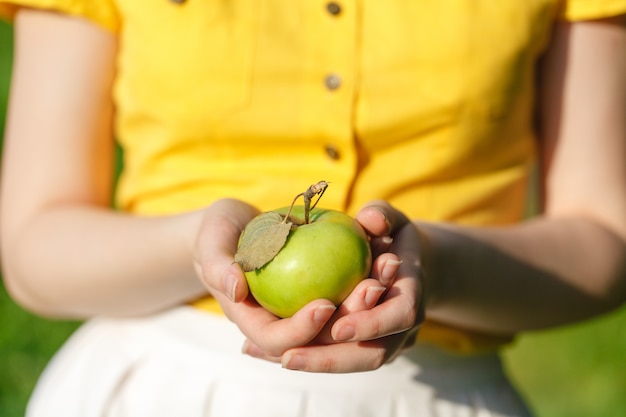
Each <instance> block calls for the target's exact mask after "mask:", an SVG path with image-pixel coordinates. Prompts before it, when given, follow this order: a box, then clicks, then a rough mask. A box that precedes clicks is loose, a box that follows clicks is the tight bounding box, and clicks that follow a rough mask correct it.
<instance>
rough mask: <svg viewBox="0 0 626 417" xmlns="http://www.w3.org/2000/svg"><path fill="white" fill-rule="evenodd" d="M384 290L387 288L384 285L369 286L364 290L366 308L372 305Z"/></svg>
mask: <svg viewBox="0 0 626 417" xmlns="http://www.w3.org/2000/svg"><path fill="white" fill-rule="evenodd" d="M385 290H387V288H385V287H369V288H368V289H367V290H365V305H366V306H367V308H372V307H374V306H375V305H376V303H377V302H378V300H380V296H381V295H383V293H384V292H385Z"/></svg>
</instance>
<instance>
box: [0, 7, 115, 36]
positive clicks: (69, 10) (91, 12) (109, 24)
mask: <svg viewBox="0 0 626 417" xmlns="http://www.w3.org/2000/svg"><path fill="white" fill-rule="evenodd" d="M20 7H29V8H36V9H45V10H51V11H56V12H59V13H65V14H67V15H71V16H79V17H83V18H85V19H88V20H91V21H93V22H94V23H96V24H98V25H99V26H102V27H104V28H105V29H107V30H110V31H113V32H117V30H118V29H119V26H120V18H119V14H118V11H117V8H116V6H115V3H114V0H8V1H5V0H0V17H3V18H5V19H7V20H11V19H12V18H13V16H14V15H15V13H16V12H17V10H18V9H19V8H20Z"/></svg>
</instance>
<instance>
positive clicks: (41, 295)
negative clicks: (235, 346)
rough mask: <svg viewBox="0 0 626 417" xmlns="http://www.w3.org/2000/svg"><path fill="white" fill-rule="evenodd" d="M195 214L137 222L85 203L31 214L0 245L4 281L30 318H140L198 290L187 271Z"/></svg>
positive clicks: (198, 218)
mask: <svg viewBox="0 0 626 417" xmlns="http://www.w3.org/2000/svg"><path fill="white" fill-rule="evenodd" d="M200 221H201V213H199V212H197V213H190V214H185V215H179V216H171V217H154V218H141V217H135V216H130V215H125V214H121V213H115V212H113V211H112V210H108V209H102V208H94V207H90V206H59V207H58V208H52V209H47V210H45V211H42V212H40V213H39V214H38V215H36V216H33V217H32V218H31V219H30V221H29V222H28V223H25V226H24V227H23V228H22V229H21V230H20V231H19V233H14V234H13V235H12V236H11V239H7V238H5V241H4V242H3V261H4V269H5V271H4V275H5V281H6V283H7V286H8V288H9V290H10V291H11V292H12V294H13V296H14V297H15V298H16V299H17V300H18V301H19V302H20V303H22V304H23V305H24V306H25V307H27V308H29V309H32V310H34V311H36V312H38V313H41V314H44V315H51V316H61V317H88V316H93V315H102V314H114V315H129V314H143V313H147V312H151V311H155V310H158V309H162V308H166V307H168V306H171V305H175V304H178V303H181V302H184V301H186V300H189V299H191V298H193V297H198V296H200V295H202V294H203V293H206V289H205V288H204V287H203V285H202V283H201V282H200V280H199V279H198V278H197V277H196V275H195V273H194V270H193V262H192V246H193V243H194V239H195V233H196V231H197V230H198V227H199V224H200Z"/></svg>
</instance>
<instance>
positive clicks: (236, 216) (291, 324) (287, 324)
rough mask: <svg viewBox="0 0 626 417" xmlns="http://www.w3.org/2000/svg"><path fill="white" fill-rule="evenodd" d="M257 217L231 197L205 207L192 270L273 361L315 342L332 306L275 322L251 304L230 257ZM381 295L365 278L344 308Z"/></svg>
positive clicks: (316, 305)
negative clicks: (289, 351) (248, 225)
mask: <svg viewBox="0 0 626 417" xmlns="http://www.w3.org/2000/svg"><path fill="white" fill-rule="evenodd" d="M258 214H259V211H258V210H257V209H256V208H254V207H252V206H250V205H248V204H246V203H243V202H241V201H237V200H231V199H225V200H219V201H217V202H216V203H214V204H213V205H211V206H210V207H209V208H207V209H206V211H205V213H204V219H203V222H202V225H201V227H200V232H199V234H198V237H197V239H196V248H195V259H194V266H195V269H196V272H197V274H198V276H199V277H200V278H201V280H202V281H203V282H204V284H205V285H206V287H207V288H208V289H209V291H210V292H211V294H212V295H213V296H214V297H215V298H216V299H217V301H218V302H219V303H220V306H221V307H222V309H223V311H224V313H225V314H226V316H227V317H228V318H229V319H230V320H231V321H233V322H234V323H235V324H236V325H237V326H238V327H239V329H240V330H241V331H242V333H243V334H244V335H245V336H246V338H247V339H248V341H249V342H248V345H249V346H253V347H254V349H257V350H259V351H262V352H263V355H264V356H265V357H267V358H275V357H280V356H281V355H282V354H283V353H284V352H286V351H287V350H289V349H292V348H295V347H300V346H304V345H307V344H308V343H310V342H311V341H312V340H313V339H315V338H316V337H317V336H318V334H319V333H320V332H321V331H322V329H324V327H325V326H326V324H327V322H328V321H329V319H330V318H331V317H332V316H333V314H334V313H335V311H336V310H337V308H336V307H335V305H334V304H333V303H332V302H330V301H329V300H321V299H320V300H314V301H312V302H311V303H309V304H307V305H306V306H304V307H303V308H302V309H300V310H299V311H298V312H297V313H296V314H295V315H294V316H293V317H291V318H288V319H279V318H278V317H276V316H275V315H273V314H271V313H269V312H268V311H267V310H265V309H264V308H263V307H261V306H260V305H259V304H258V303H256V301H254V299H253V298H252V296H251V295H250V294H249V292H248V285H247V282H246V278H245V275H244V274H243V271H242V270H241V268H240V266H239V265H238V264H237V263H235V262H234V254H235V252H236V250H237V242H238V240H239V236H240V234H241V232H242V231H243V229H244V228H245V226H246V224H247V223H248V222H249V221H250V220H252V218H254V217H255V216H256V215H258ZM370 287H378V289H374V290H370V289H369V288H370ZM381 294H382V291H381V290H380V284H379V282H378V281H376V280H373V279H372V280H366V281H364V282H362V283H361V284H360V285H359V289H358V290H357V291H354V292H353V294H352V295H351V297H349V298H350V300H347V301H348V302H347V304H346V305H347V306H350V305H352V307H351V309H352V310H354V309H357V308H362V307H360V305H362V304H367V303H369V304H372V305H373V304H375V303H376V302H377V300H378V297H379V296H380V295H381ZM342 309H345V306H344V307H342ZM244 349H245V347H244Z"/></svg>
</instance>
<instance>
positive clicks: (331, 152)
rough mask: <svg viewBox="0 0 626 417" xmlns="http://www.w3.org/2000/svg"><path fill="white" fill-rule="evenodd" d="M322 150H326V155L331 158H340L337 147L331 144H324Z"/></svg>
mask: <svg viewBox="0 0 626 417" xmlns="http://www.w3.org/2000/svg"><path fill="white" fill-rule="evenodd" d="M324 151H325V152H326V156H328V157H329V158H330V159H332V160H335V161H336V160H338V159H339V158H341V155H340V154H339V149H337V148H336V147H335V146H333V145H326V146H325V147H324Z"/></svg>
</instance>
